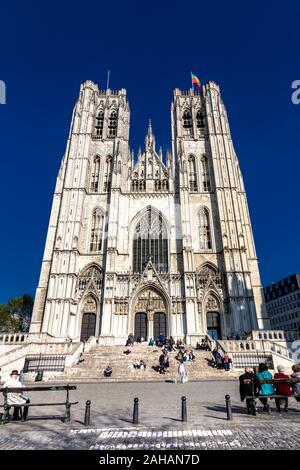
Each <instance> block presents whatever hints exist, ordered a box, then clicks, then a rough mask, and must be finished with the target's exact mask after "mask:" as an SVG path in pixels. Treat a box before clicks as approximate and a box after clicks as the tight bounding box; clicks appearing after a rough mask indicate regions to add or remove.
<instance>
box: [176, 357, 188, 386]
mask: <svg viewBox="0 0 300 470" xmlns="http://www.w3.org/2000/svg"><path fill="white" fill-rule="evenodd" d="M178 372H179V379H180V382H181V383H182V384H184V383H185V382H187V381H188V376H187V371H186V367H185V365H184V362H183V361H181V362H180V364H179V367H178Z"/></svg>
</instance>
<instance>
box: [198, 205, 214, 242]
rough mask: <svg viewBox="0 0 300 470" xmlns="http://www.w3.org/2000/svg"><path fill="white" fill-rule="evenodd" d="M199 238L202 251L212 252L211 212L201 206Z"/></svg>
mask: <svg viewBox="0 0 300 470" xmlns="http://www.w3.org/2000/svg"><path fill="white" fill-rule="evenodd" d="M199 238H200V250H210V249H211V247H212V244H211V231H210V223H209V212H208V210H207V208H206V207H204V206H201V207H200V210H199Z"/></svg>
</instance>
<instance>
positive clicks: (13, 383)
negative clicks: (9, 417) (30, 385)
mask: <svg viewBox="0 0 300 470" xmlns="http://www.w3.org/2000/svg"><path fill="white" fill-rule="evenodd" d="M19 375H20V374H19V373H18V371H17V370H12V371H11V373H10V377H11V378H10V379H9V380H7V382H5V384H4V385H3V388H6V387H7V388H22V387H23V385H22V382H20V380H19ZM25 403H30V400H29V398H28V397H26V396H25V395H22V394H21V393H8V394H7V404H8V405H9V406H13V405H23V404H25ZM19 411H20V413H19ZM20 415H21V416H20ZM27 415H28V406H24V411H23V413H22V407H21V406H18V407H17V406H15V407H14V415H13V419H14V421H17V420H20V419H21V420H22V421H26V418H27Z"/></svg>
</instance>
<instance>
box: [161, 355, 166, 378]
mask: <svg viewBox="0 0 300 470" xmlns="http://www.w3.org/2000/svg"><path fill="white" fill-rule="evenodd" d="M165 372H166V368H165V355H164V353H162V354H161V355H160V356H159V373H160V374H165Z"/></svg>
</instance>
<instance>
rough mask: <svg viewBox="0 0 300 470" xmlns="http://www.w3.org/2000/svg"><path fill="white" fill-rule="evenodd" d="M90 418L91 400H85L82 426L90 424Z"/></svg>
mask: <svg viewBox="0 0 300 470" xmlns="http://www.w3.org/2000/svg"><path fill="white" fill-rule="evenodd" d="M90 417H91V400H87V401H86V403H85V413H84V425H85V426H88V425H89V424H90Z"/></svg>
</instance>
